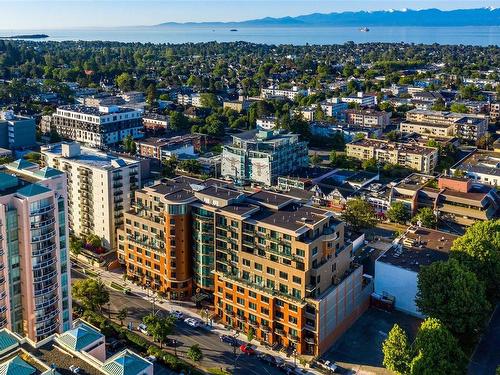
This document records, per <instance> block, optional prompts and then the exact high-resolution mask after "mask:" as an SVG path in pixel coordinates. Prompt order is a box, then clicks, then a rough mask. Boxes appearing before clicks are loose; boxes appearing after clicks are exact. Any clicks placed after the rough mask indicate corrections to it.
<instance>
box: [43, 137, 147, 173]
mask: <svg viewBox="0 0 500 375" xmlns="http://www.w3.org/2000/svg"><path fill="white" fill-rule="evenodd" d="M44 151H45V152H48V153H51V154H54V155H57V156H60V157H63V156H62V144H61V143H58V144H55V145H52V146H50V147H49V148H47V149H46V150H44ZM64 159H67V160H72V161H75V162H77V163H79V164H82V165H87V166H89V167H94V168H101V169H113V168H117V167H124V166H127V165H130V164H139V162H138V161H136V160H132V159H124V158H119V157H116V156H113V155H111V154H108V153H105V152H100V151H97V150H95V149H92V148H88V147H81V148H80V153H79V154H77V155H74V156H71V157H64Z"/></svg>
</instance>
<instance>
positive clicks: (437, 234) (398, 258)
mask: <svg viewBox="0 0 500 375" xmlns="http://www.w3.org/2000/svg"><path fill="white" fill-rule="evenodd" d="M457 238H458V236H455V235H453V234H450V233H446V232H441V231H438V230H433V229H428V228H419V227H410V228H408V230H407V231H406V232H405V234H403V236H401V238H400V239H399V241H398V245H399V246H398V245H395V246H393V247H391V248H390V249H389V250H387V251H386V252H385V253H384V254H382V255H381V256H380V257H379V258H378V259H377V261H378V262H383V263H387V264H391V265H393V266H396V267H400V268H404V269H407V270H409V271H413V272H418V271H419V270H420V267H421V266H428V265H429V264H431V263H433V262H437V261H440V260H447V259H448V257H449V255H450V249H451V245H452V244H453V241H454V240H455V239H457Z"/></svg>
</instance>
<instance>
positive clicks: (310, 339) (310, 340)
mask: <svg viewBox="0 0 500 375" xmlns="http://www.w3.org/2000/svg"><path fill="white" fill-rule="evenodd" d="M304 341H305V342H306V343H307V344H309V345H316V339H315V338H314V337H305V338H304Z"/></svg>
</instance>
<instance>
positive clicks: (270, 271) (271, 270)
mask: <svg viewBox="0 0 500 375" xmlns="http://www.w3.org/2000/svg"><path fill="white" fill-rule="evenodd" d="M266 271H267V273H268V274H269V275H274V274H275V272H276V270H275V269H274V268H271V267H267V270H266Z"/></svg>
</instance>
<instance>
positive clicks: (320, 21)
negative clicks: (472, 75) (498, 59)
mask: <svg viewBox="0 0 500 375" xmlns="http://www.w3.org/2000/svg"><path fill="white" fill-rule="evenodd" d="M173 25H200V26H223V25H225V26H240V27H244V26H295V27H307V26H309V27H311V26H355V27H361V26H363V27H365V26H500V9H496V8H479V9H457V10H449V11H444V10H439V9H424V10H411V9H404V10H392V9H391V10H383V11H374V12H366V11H361V12H343V13H329V14H321V13H314V14H308V15H304V16H298V17H283V18H272V17H266V18H261V19H256V20H248V21H241V22H200V23H195V22H189V23H176V22H166V23H162V24H160V25H157V26H173Z"/></svg>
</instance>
